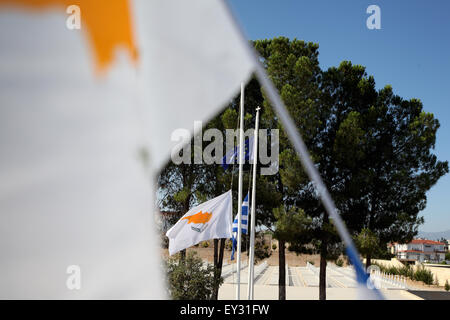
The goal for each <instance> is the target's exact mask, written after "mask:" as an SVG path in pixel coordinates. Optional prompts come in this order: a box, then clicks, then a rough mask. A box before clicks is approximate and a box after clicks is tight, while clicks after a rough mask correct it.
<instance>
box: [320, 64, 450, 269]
mask: <svg viewBox="0 0 450 320" xmlns="http://www.w3.org/2000/svg"><path fill="white" fill-rule="evenodd" d="M322 88H323V99H322V100H323V108H324V109H325V110H327V112H328V115H327V117H326V118H327V119H329V122H328V125H327V128H326V130H325V131H324V132H323V137H324V139H323V144H321V146H322V147H323V154H324V155H326V156H323V157H321V158H320V160H319V168H320V171H321V173H322V176H323V178H324V180H325V181H326V184H327V186H328V187H329V189H331V192H332V195H333V196H334V198H335V201H336V202H337V204H338V208H339V209H340V211H341V214H342V215H343V217H344V220H345V221H346V223H347V226H348V228H349V229H350V230H352V231H353V232H354V233H358V232H360V231H361V230H362V229H364V228H366V229H369V230H371V231H372V232H374V234H375V235H376V237H378V239H379V241H380V245H381V244H382V245H383V246H384V245H385V244H386V243H387V242H390V241H398V242H408V241H410V240H411V239H412V238H413V237H414V236H415V235H416V234H417V228H418V226H419V225H420V224H421V223H423V218H421V217H419V216H418V213H419V212H420V211H421V210H423V209H424V208H425V205H426V192H427V191H428V190H429V189H430V188H431V187H432V186H433V185H434V184H435V183H436V182H437V181H438V180H439V178H440V177H442V176H443V175H444V174H446V173H447V172H448V163H447V162H441V161H438V160H437V158H436V156H435V155H434V154H433V153H432V150H433V149H434V146H435V141H436V131H437V129H438V128H439V122H438V120H437V119H435V118H434V116H433V115H432V114H430V113H426V112H425V111H423V106H422V103H421V102H420V100H418V99H410V100H404V99H402V98H401V97H399V96H396V95H394V93H393V91H392V88H391V87H390V86H386V87H385V88H383V89H381V90H378V91H377V90H376V88H375V80H374V79H373V77H372V76H367V74H366V72H365V68H364V67H362V66H358V65H352V64H351V63H350V62H342V63H341V65H340V66H339V67H337V68H330V69H329V70H328V71H326V72H324V75H323V82H322ZM366 257H367V263H368V265H370V253H368V252H367V254H366Z"/></svg>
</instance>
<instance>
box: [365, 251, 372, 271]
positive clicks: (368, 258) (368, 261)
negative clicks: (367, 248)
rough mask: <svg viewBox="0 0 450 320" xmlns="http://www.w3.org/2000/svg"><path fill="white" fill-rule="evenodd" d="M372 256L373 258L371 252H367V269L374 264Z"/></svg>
mask: <svg viewBox="0 0 450 320" xmlns="http://www.w3.org/2000/svg"><path fill="white" fill-rule="evenodd" d="M371 258H372V256H371V254H370V253H369V254H367V256H366V270H367V268H368V267H370V265H371V264H372V261H371Z"/></svg>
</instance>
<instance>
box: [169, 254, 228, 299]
mask: <svg viewBox="0 0 450 320" xmlns="http://www.w3.org/2000/svg"><path fill="white" fill-rule="evenodd" d="M165 264H166V271H167V284H168V290H169V295H170V296H171V297H172V299H175V300H211V299H212V297H213V294H214V291H215V288H218V287H219V286H220V285H221V284H222V282H223V279H222V278H219V280H218V281H217V280H216V278H215V276H214V272H215V271H214V267H213V266H212V265H209V264H208V266H207V267H203V261H202V259H201V258H199V257H197V256H196V255H195V252H189V253H188V255H187V257H186V259H185V260H184V261H183V262H181V261H180V260H179V259H178V258H176V257H175V258H169V259H168V260H167V261H166V262H165Z"/></svg>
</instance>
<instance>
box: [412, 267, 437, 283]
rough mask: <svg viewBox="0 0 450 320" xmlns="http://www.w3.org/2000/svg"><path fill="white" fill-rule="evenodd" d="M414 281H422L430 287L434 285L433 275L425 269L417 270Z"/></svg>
mask: <svg viewBox="0 0 450 320" xmlns="http://www.w3.org/2000/svg"><path fill="white" fill-rule="evenodd" d="M414 280H416V281H422V282H423V283H425V284H428V285H432V284H434V277H433V273H432V272H431V271H430V270H427V269H425V268H423V267H422V268H419V269H417V271H416V272H415V273H414Z"/></svg>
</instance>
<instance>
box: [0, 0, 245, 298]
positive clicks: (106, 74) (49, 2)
mask: <svg viewBox="0 0 450 320" xmlns="http://www.w3.org/2000/svg"><path fill="white" fill-rule="evenodd" d="M72 5H76V6H78V8H79V9H80V10H79V16H80V17H81V21H80V25H79V27H80V28H79V29H78V28H69V27H68V24H70V21H69V23H68V21H67V20H68V19H74V18H73V17H72V16H71V14H73V13H76V12H77V11H76V10H75V11H74V10H73V6H72ZM70 6H72V7H71V8H69V7H70ZM75 18H76V17H75ZM0 43H1V48H0V147H1V153H0V252H1V256H0V298H2V299H10V298H50V299H80V298H82V299H91V298H94V299H96V298H106V299H109V298H118V299H121V298H150V299H160V298H167V297H166V296H165V293H164V292H166V290H165V288H164V282H163V280H162V279H163V277H162V274H161V272H162V270H160V264H161V263H160V250H159V237H158V235H157V231H156V228H155V219H154V213H155V211H156V209H155V208H154V207H153V203H154V195H155V186H154V184H153V183H154V181H155V175H156V173H157V172H158V170H159V169H160V168H161V167H162V165H163V164H164V162H165V161H167V160H168V159H169V155H170V147H171V142H170V136H171V133H172V131H173V130H175V129H177V128H191V127H192V124H193V122H194V121H195V120H207V119H208V118H210V117H211V116H213V115H214V114H215V113H217V112H218V111H219V110H220V108H221V107H223V106H224V105H225V103H226V102H227V101H228V99H230V98H231V97H232V96H233V95H234V94H236V93H237V91H238V89H239V85H240V83H241V82H242V81H244V82H245V81H246V80H247V79H248V77H249V76H250V73H251V72H252V70H253V68H254V65H253V63H254V62H253V60H252V56H251V54H250V53H249V52H250V51H249V49H248V47H246V46H247V43H246V42H245V41H244V40H243V39H242V38H241V37H240V35H239V31H238V29H237V28H236V26H235V25H234V23H233V20H232V18H231V17H230V14H229V12H228V9H227V8H226V6H225V4H224V3H222V2H221V1H219V0H189V1H183V0H179V1H176V0H159V1H157V0H155V1H150V0H139V1H138V0H137V1H131V0H130V1H126V0H114V1H108V0H95V1H93V0H10V1H8V0H0ZM142 150H146V151H147V154H148V157H140V156H139V154H140V152H141V151H142ZM141 153H142V152H141ZM143 159H147V161H144V160H143ZM74 265H75V266H77V268H78V269H76V270H79V271H80V273H79V275H80V283H79V287H77V288H75V289H74V288H72V287H70V286H69V285H68V279H69V278H70V270H72V269H71V268H70V266H74Z"/></svg>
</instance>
